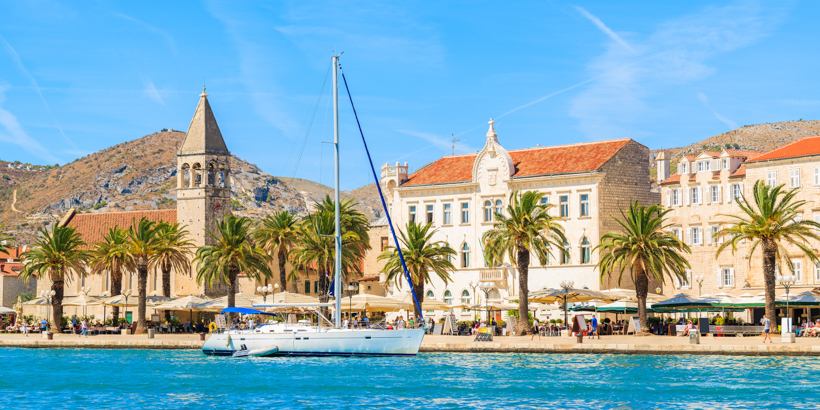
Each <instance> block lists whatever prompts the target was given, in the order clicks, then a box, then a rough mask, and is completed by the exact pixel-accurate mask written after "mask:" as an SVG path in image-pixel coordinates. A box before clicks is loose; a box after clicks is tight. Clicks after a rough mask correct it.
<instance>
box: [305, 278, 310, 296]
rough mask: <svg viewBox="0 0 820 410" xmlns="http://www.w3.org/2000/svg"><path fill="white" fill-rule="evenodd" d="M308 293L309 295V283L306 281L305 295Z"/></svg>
mask: <svg viewBox="0 0 820 410" xmlns="http://www.w3.org/2000/svg"><path fill="white" fill-rule="evenodd" d="M308 293H310V281H309V280H306V281H305V294H308Z"/></svg>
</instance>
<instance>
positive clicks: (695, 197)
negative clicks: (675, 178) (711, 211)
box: [689, 187, 700, 205]
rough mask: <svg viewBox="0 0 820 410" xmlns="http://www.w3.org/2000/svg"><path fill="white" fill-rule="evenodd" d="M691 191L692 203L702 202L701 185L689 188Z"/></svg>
mask: <svg viewBox="0 0 820 410" xmlns="http://www.w3.org/2000/svg"><path fill="white" fill-rule="evenodd" d="M689 190H690V191H691V195H692V197H691V198H690V200H691V202H692V205H699V204H700V187H692V188H689Z"/></svg>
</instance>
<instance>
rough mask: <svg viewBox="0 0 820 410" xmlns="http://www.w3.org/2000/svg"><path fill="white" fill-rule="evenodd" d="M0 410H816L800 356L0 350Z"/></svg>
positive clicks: (811, 374) (816, 380)
mask: <svg viewBox="0 0 820 410" xmlns="http://www.w3.org/2000/svg"><path fill="white" fill-rule="evenodd" d="M0 363H2V371H0V376H2V377H0V408H4V409H9V408H75V409H76V408H92V407H95V408H96V407H99V408H130V409H140V408H191V409H196V408H202V407H213V408H231V409H246V408H262V407H271V408H343V409H344V408H360V407H363V406H367V407H381V408H396V409H399V408H407V407H410V408H414V407H424V408H452V409H461V408H482V409H487V408H533V409H534V408H584V409H610V408H620V409H633V408H661V407H667V408H682V407H687V408H693V409H714V408H727V409H728V408H731V409H738V408H772V409H781V408H816V407H817V406H818V404H820V399H818V392H820V377H818V376H820V359H818V358H810V357H742V356H629V355H587V354H578V355H549V354H547V355H513V354H420V355H419V356H417V357H385V358H244V359H232V358H228V357H213V356H205V355H203V354H201V353H200V352H199V351H177V350H90V349H9V348H7V349H0Z"/></svg>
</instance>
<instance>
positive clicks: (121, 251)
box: [91, 227, 133, 324]
mask: <svg viewBox="0 0 820 410" xmlns="http://www.w3.org/2000/svg"><path fill="white" fill-rule="evenodd" d="M127 240H128V236H127V234H126V233H125V231H124V230H123V229H121V228H119V227H114V228H111V229H109V230H108V233H107V234H105V235H103V240H102V242H98V243H96V244H95V245H94V248H93V249H92V250H91V273H93V274H97V275H105V274H106V273H110V275H111V296H117V295H119V294H120V293H121V291H122V275H123V271H124V270H126V269H128V270H132V269H133V266H130V265H128V263H129V262H130V261H131V259H130V258H129V257H128V249H127V246H126V244H127ZM111 314H112V315H113V317H114V324H117V323H119V317H120V308H119V306H114V307H113V309H112V310H111Z"/></svg>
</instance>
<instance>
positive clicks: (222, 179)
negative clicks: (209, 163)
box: [219, 164, 228, 188]
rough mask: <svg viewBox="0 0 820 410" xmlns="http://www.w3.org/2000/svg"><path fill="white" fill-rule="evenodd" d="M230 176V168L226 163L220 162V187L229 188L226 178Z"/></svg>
mask: <svg viewBox="0 0 820 410" xmlns="http://www.w3.org/2000/svg"><path fill="white" fill-rule="evenodd" d="M227 178H228V170H227V168H226V167H225V164H219V187H220V188H227V187H228V185H226V184H225V179H227Z"/></svg>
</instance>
